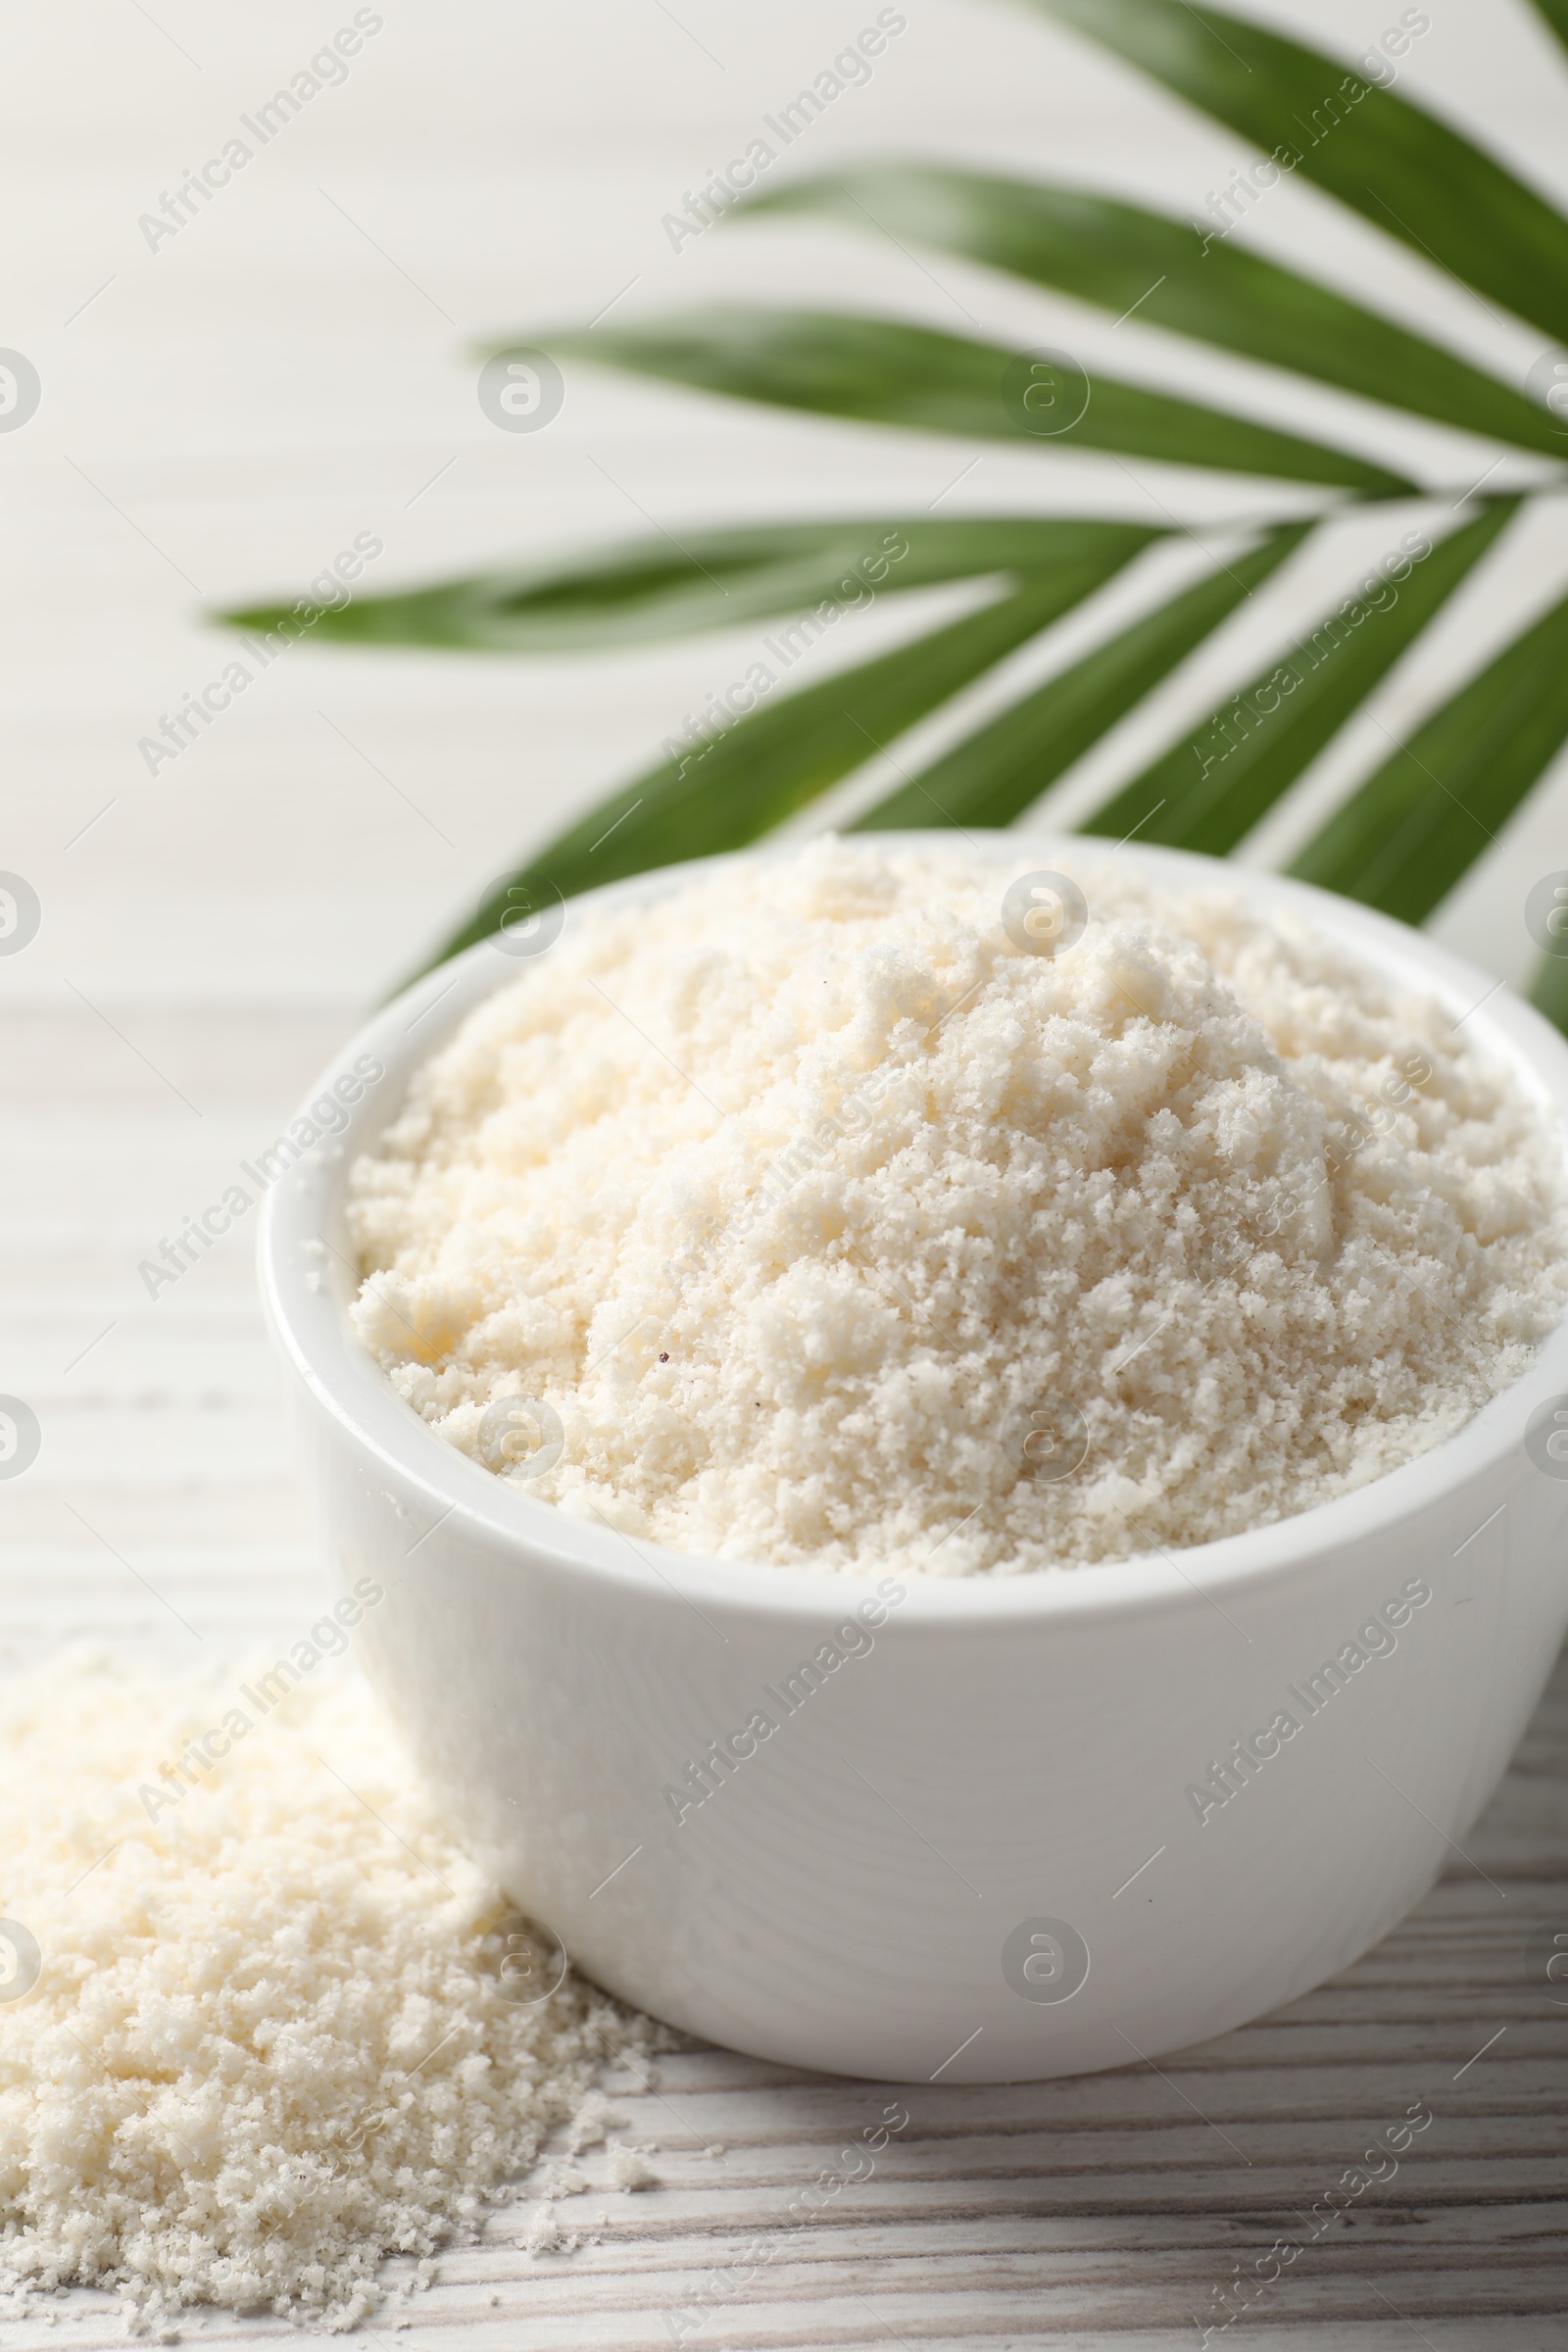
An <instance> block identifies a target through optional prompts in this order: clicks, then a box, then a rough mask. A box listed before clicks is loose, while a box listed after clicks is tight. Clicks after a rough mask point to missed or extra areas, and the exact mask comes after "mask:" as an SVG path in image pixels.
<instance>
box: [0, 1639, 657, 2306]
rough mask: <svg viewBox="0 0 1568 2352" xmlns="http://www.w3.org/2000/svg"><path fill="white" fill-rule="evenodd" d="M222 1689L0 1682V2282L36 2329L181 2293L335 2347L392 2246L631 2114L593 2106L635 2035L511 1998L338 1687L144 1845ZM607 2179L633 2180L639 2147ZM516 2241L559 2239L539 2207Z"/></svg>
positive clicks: (485, 1917) (454, 1886)
mask: <svg viewBox="0 0 1568 2352" xmlns="http://www.w3.org/2000/svg"><path fill="white" fill-rule="evenodd" d="M235 1691H236V1686H235V1685H234V1684H233V1683H228V1684H221V1683H219V1682H217V1681H214V1682H210V1683H209V1682H202V1683H195V1684H193V1683H189V1682H187V1683H183V1684H170V1683H155V1682H149V1681H148V1680H147V1679H145V1678H143V1677H134V1678H133V1677H127V1676H121V1675H116V1674H112V1673H110V1672H109V1671H108V1670H106V1669H104V1668H103V1667H101V1666H99V1667H95V1666H94V1665H92V1664H91V1663H90V1662H85V1661H82V1660H75V1661H72V1662H68V1663H66V1664H63V1665H60V1666H56V1667H53V1668H51V1669H49V1670H47V1671H45V1672H43V1673H40V1674H37V1675H34V1676H32V1677H30V1678H29V1679H28V1680H26V1681H25V1682H22V1683H13V1684H9V1685H8V1686H7V1690H6V1707H5V1710H4V1716H3V1719H0V1763H3V1769H0V1871H3V1884H0V1908H3V1910H4V1912H5V1914H6V1919H5V1923H4V1926H3V1928H0V1934H3V1935H4V1936H6V1937H7V1938H8V1942H9V1944H10V1947H11V1948H12V1949H13V1950H16V1949H18V1938H17V1936H16V1933H15V1927H16V1923H18V1922H20V1923H21V1925H22V1927H23V1929H24V1930H25V1934H26V1936H30V1937H31V1938H32V1944H33V1946H35V1949H36V1960H37V1961H41V1968H40V1973H39V1974H38V1976H37V1979H36V1983H35V1984H34V1985H33V1987H32V1989H31V1990H30V1991H29V1992H27V1993H26V1994H25V1997H21V1998H18V1997H17V1996H16V1995H15V1994H14V1993H8V1994H7V1996H6V1997H7V2000H8V2003H9V2005H8V2006H7V2007H5V2008H4V2009H3V2010H0V2289H9V2290H10V2292H11V2295H12V2297H13V2308H15V2309H20V2310H21V2311H22V2312H24V2313H26V2314H30V2315H31V2316H33V2317H34V2318H39V2317H42V2318H52V2317H53V2316H54V2315H53V2310H52V2309H51V2301H52V2295H51V2290H53V2289H55V2288H57V2287H59V2286H62V2285H79V2286H100V2287H110V2288H113V2289H118V2291H119V2294H120V2297H121V2301H122V2305H123V2310H124V2312H125V2315H126V2318H127V2320H128V2321H129V2323H130V2326H131V2329H132V2332H136V2333H146V2332H148V2331H150V2330H152V2329H155V2328H156V2329H160V2330H163V2331H165V2332H166V2334H167V2329H168V2324H169V2323H170V2322H172V2320H173V2319H174V2318H175V2317H176V2315H177V2314H178V2312H179V2311H180V2309H181V2308H182V2307H183V2306H187V2305H190V2304H199V2303H207V2304H219V2305H222V2306H224V2307H225V2308H228V2309H230V2310H235V2311H244V2310H257V2309H261V2310H271V2311H273V2312H275V2313H277V2314H279V2315H281V2316H285V2317H288V2318H291V2319H295V2320H302V2321H308V2322H310V2323H311V2324H312V2325H314V2326H315V2327H329V2328H346V2327H354V2326H355V2325H356V2324H357V2323H358V2322H359V2321H360V2320H362V2319H364V2318H365V2317H367V2316H368V2315H369V2314H371V2313H373V2312H374V2311H376V2309H377V2308H378V2307H379V2306H380V2304H381V2302H382V2300H383V2294H382V2290H381V2288H379V2287H378V2286H377V2284H376V2271H377V2268H378V2266H379V2264H380V2262H381V2260H382V2258H383V2256H385V2255H387V2254H391V2253H399V2254H404V2255H412V2256H415V2257H429V2256H430V2255H431V2254H432V2253H433V2252H434V2251H435V2249H436V2247H437V2245H438V2244H439V2243H440V2242H442V2241H443V2240H444V2239H446V2238H448V2237H450V2236H454V2235H456V2236H458V2237H460V2238H461V2237H464V2236H472V2235H474V2234H476V2233H477V2229H478V2228H479V2225H480V2224H481V2223H482V2221H483V2219H484V2217H485V2214H486V2211H487V2209H488V2208H489V2207H490V2206H492V2205H494V2204H497V2203H500V2202H502V2201H503V2200H504V2199H505V2198H506V2196H507V2195H508V2193H509V2192H508V2190H507V2189H506V2187H505V2186H504V2183H505V2181H506V2180H507V2179H508V2178H509V2176H515V2175H516V2174H517V2173H519V2172H520V2171H521V2170H523V2169H524V2168H525V2167H527V2166H529V2165H531V2164H532V2162H533V2160H534V2158H535V2157H536V2155H537V2154H538V2152H539V2148H540V2143H541V2141H542V2140H543V2138H544V2136H545V2134H546V2133H547V2131H549V2130H550V2129H551V2127H552V2126H553V2125H555V2124H557V2123H562V2122H568V2121H571V2124H572V2128H571V2131H570V2134H569V2138H568V2146H570V2147H571V2148H572V2149H574V2150H580V2149H582V2148H584V2147H587V2146H589V2145H590V2144H593V2143H595V2142H596V2141H602V2140H603V2139H604V2137H605V2131H606V2127H607V2125H608V2124H612V2123H623V2122H624V2121H625V2118H624V2117H617V2116H615V2115H614V2114H613V2111H611V2110H608V2109H607V2107H606V2103H605V2101H604V2099H603V2098H602V2097H601V2095H600V2094H599V2093H598V2092H596V2091H593V2090H592V2089H591V2088H590V2085H591V2083H592V2081H593V2078H594V2074H595V2071H596V2069H597V2067H598V2066H599V2065H600V2064H601V2063H602V2062H603V2061H604V2060H605V2059H606V2058H607V2057H608V2056H610V2055H612V2054H613V2051H614V2050H616V2049H617V2048H625V2047H633V2048H635V2047H638V2046H646V2044H647V2042H648V2040H649V2036H650V2034H651V2032H652V2031H653V2030H652V2029H649V2028H648V2027H647V2026H646V2025H645V2023H644V2021H642V2020H639V2019H636V2018H634V2017H631V2016H629V2015H628V2013H627V2012H626V2011H624V2010H622V2009H619V2008H618V2007H617V2006H616V2005H615V2004H614V2003H613V2002H612V2001H610V2000H609V1999H608V1998H606V1996H605V1995H603V1994H602V1993H598V1992H596V1991H594V1990H593V1988H592V1987H591V1986H588V1985H583V1984H581V1983H579V1982H577V1981H576V1980H575V1979H573V1978H571V1977H569V1976H568V1977H567V1978H566V1979H565V1981H564V1984H563V1985H562V1986H561V1987H560V1989H559V1990H558V1991H555V1992H554V1993H552V1994H551V1995H550V1997H549V1998H547V1999H545V2000H542V2001H540V2002H539V2003H538V2004H537V2005H536V2006H532V2007H529V2006H523V2005H521V2004H520V2003H518V2002H516V2001H515V2000H513V1999H512V1998H510V1997H508V1994H507V1992H506V1991H505V1989H504V1986H505V1982H506V1980H505V1978H504V1976H503V1973H502V1962H503V1959H504V1957H505V1953H506V1947H505V1941H504V1936H505V1931H506V1928H507V1926H508V1924H509V1922H508V1913H509V1911H510V1908H511V1907H510V1906H509V1905H508V1904H507V1903H506V1902H505V1900H504V1898H503V1897H502V1896H501V1895H500V1894H498V1892H497V1890H496V1889H495V1888H494V1887H491V1886H489V1885H488V1884H486V1882H485V1880H484V1879H483V1878H482V1876H481V1875H480V1873H479V1872H478V1871H477V1870H476V1869H475V1868H474V1866H473V1865H472V1864H471V1863H470V1862H468V1861H466V1859H465V1858H464V1856H463V1855H462V1854H461V1853H460V1852H459V1851H458V1850H457V1848H456V1847H455V1846H454V1845H453V1843H452V1840H451V1838H450V1837H449V1836H448V1835H447V1834H446V1832H445V1831H444V1830H443V1829H442V1827H441V1826H440V1823H439V1820H438V1818H437V1816H436V1815H435V1813H434V1812H433V1811H432V1809H431V1807H430V1805H429V1803H428V1801H427V1800H426V1798H425V1797H424V1796H423V1795H422V1794H421V1793H420V1792H419V1789H418V1788H417V1784H416V1783H415V1781H414V1779H413V1777H412V1775H411V1774H410V1771H409V1769H408V1767H407V1766H406V1765H405V1764H403V1763H402V1762H401V1761H400V1760H399V1758H398V1755H397V1752H396V1750H395V1749H394V1747H393V1746H392V1744H391V1741H390V1740H389V1739H388V1737H387V1735H386V1733H385V1732H384V1731H383V1730H382V1728H381V1725H380V1723H379V1720H378V1718H377V1717H376V1715H375V1712H374V1710H373V1708H372V1706H371V1704H370V1701H369V1698H368V1693H367V1692H366V1691H365V1689H364V1687H363V1685H361V1684H359V1683H358V1682H357V1681H356V1682H349V1681H347V1680H346V1679H345V1680H344V1681H341V1682H339V1683H337V1684H336V1685H333V1686H330V1687H328V1688H326V1689H318V1690H310V1689H303V1688H302V1689H301V1690H299V1691H295V1692H293V1693H292V1694H291V1695H290V1696H289V1697H287V1698H285V1699H284V1700H283V1701H282V1702H281V1703H280V1704H278V1705H277V1706H276V1708H275V1709H274V1710H273V1711H271V1712H270V1713H269V1714H268V1716H267V1718H266V1720H265V1722H262V1723H256V1724H254V1725H253V1727H252V1729H251V1731H250V1733H249V1735H248V1737H247V1738H246V1739H245V1740H244V1741H243V1744H241V1743H239V1742H238V1741H237V1740H236V1743H235V1744H234V1746H233V1748H232V1750H231V1752H230V1753H229V1754H228V1755H227V1756H226V1757H225V1758H224V1759H223V1760H222V1761H221V1763H220V1764H218V1765H217V1766H216V1768H214V1770H213V1771H212V1774H211V1777H200V1778H199V1777H198V1776H197V1774H196V1773H195V1772H191V1773H190V1775H189V1777H190V1779H191V1780H192V1781H193V1782H195V1783H196V1785H195V1786H194V1787H191V1788H190V1789H187V1790H186V1793H185V1794H184V1796H183V1797H182V1798H181V1799H180V1801H179V1803H178V1804H177V1806H170V1805H168V1804H167V1803H166V1804H165V1805H157V1804H155V1805H154V1807H153V1808H152V1810H153V1811H155V1812H156V1814H157V1820H156V1822H155V1823H150V1822H149V1820H148V1818H147V1808H146V1807H145V1806H144V1804H143V1803H142V1802H141V1801H139V1800H138V1784H143V1783H145V1784H147V1785H148V1786H150V1787H152V1788H153V1789H154V1790H155V1792H157V1791H159V1790H160V1787H161V1781H162V1775H163V1772H164V1769H165V1767H166V1766H167V1761H168V1759H169V1758H170V1757H171V1756H174V1757H178V1756H179V1755H180V1754H181V1752H182V1751H183V1750H184V1748H185V1746H186V1743H187V1742H188V1741H190V1740H193V1739H194V1738H196V1737H197V1736H199V1735H200V1734H203V1733H205V1732H208V1731H210V1730H211V1729H212V1727H213V1726H215V1725H217V1724H219V1723H221V1721H222V1720H223V1719H224V1712H225V1709H231V1708H233V1706H234V1703H235ZM230 1729H231V1730H232V1726H230ZM214 1744H215V1745H216V1744H217V1743H216V1742H215V1743H214ZM323 1755H324V1756H325V1757H326V1758H329V1759H331V1760H332V1761H333V1762H335V1763H336V1766H337V1769H338V1771H339V1772H341V1773H342V1774H343V1775H344V1776H345V1778H346V1779H347V1780H349V1781H351V1782H352V1783H353V1790H354V1791H357V1792H358V1793H354V1792H351V1790H350V1789H348V1788H347V1787H345V1786H344V1783H343V1781H342V1780H339V1779H338V1778H336V1777H335V1775H334V1772H333V1771H332V1770H331V1769H330V1768H329V1765H328V1764H325V1763H323V1762H321V1761H320V1760H319V1758H320V1757H321V1756H323ZM175 1785H177V1783H176V1784H175ZM362 1800H363V1801H362ZM372 1807H373V1808H374V1810H373V1811H372V1810H371V1809H370V1808H372ZM377 1815H379V1816H380V1817H381V1818H380V1819H377V1818H376V1816H377ZM511 1924H513V1925H515V1924H516V1923H515V1921H513V1922H512V1923H511ZM33 1964H34V1954H33V1952H32V1951H31V1950H30V1949H29V1947H27V1946H26V1945H25V1944H24V1945H22V1946H21V1949H20V1952H19V1962H18V1965H19V1966H20V1968H21V1969H22V1970H23V1971H24V1973H25V1974H30V1973H31V1966H32V1965H33ZM16 1982H17V1977H16V1973H15V1971H13V1973H12V1976H11V1983H12V1984H13V1985H14V1984H15V1983H16ZM572 2119H575V2120H574V2121H572ZM632 2166H636V2167H640V2168H641V2172H640V2176H639V2178H638V2179H637V2180H629V2179H627V2178H625V2177H624V2176H625V2175H626V2173H627V2170H628V2168H629V2167H632ZM546 2174H547V2177H546V2179H545V2180H544V2181H543V2183H542V2184H541V2185H542V2187H543V2190H544V2193H545V2194H546V2195H553V2194H570V2193H571V2192H572V2190H573V2189H576V2188H585V2187H586V2186H587V2185H588V2180H587V2178H586V2176H584V2175H582V2174H581V2172H580V2168H578V2167H576V2166H575V2165H573V2164H571V2163H570V2162H569V2160H564V2161H558V2162H553V2163H552V2165H550V2166H549V2167H547V2168H546ZM552 2175H555V2176H561V2178H559V2179H556V2180H552V2178H551V2177H550V2176H552ZM609 2175H610V2180H611V2184H612V2185H621V2186H637V2185H641V2184H642V2181H643V2180H644V2179H646V2178H649V2177H651V2176H648V2174H647V2168H646V2166H645V2165H644V2164H643V2160H642V2158H641V2156H640V2155H639V2154H638V2153H637V2152H636V2151H635V2150H632V2149H627V2148H617V2149H613V2150H612V2152H611V2158H610V2167H609ZM566 2176H571V2177H569V2178H568V2177H566ZM527 2243H528V2244H529V2246H530V2247H531V2248H535V2249H541V2250H547V2251H549V2250H564V2249H565V2248H566V2247H568V2246H569V2245H570V2244H572V2243H575V2240H574V2239H570V2238H568V2237H566V2236H565V2235H564V2232H563V2231H562V2230H561V2229H560V2228H559V2226H558V2225H557V2224H556V2223H555V2221H554V2216H553V2212H552V2209H551V2208H550V2207H549V2206H545V2207H543V2208H541V2209H540V2210H539V2212H538V2213H536V2215H535V2218H534V2227H533V2229H532V2231H531V2232H530V2235H529V2237H528V2240H527ZM431 2268H432V2266H431V2265H430V2263H429V2262H428V2260H425V2261H422V2262H421V2263H420V2264H419V2267H418V2270H417V2273H416V2274H415V2282H417V2283H427V2282H428V2278H429V2275H430V2271H431ZM3 2313H4V2306H3V2305H0V2316H3Z"/></svg>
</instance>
